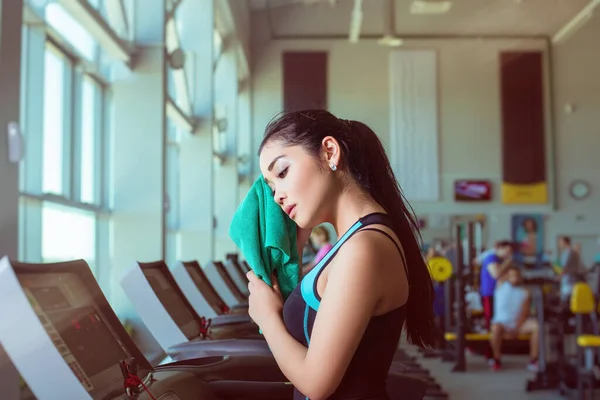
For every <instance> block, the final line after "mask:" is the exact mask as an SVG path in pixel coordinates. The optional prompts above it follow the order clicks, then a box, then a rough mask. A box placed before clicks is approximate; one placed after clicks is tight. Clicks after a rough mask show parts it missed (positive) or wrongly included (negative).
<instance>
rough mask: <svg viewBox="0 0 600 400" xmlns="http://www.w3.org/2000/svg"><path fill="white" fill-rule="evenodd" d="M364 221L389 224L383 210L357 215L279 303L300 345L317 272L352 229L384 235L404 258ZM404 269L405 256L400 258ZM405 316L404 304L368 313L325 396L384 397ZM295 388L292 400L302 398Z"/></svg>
mask: <svg viewBox="0 0 600 400" xmlns="http://www.w3.org/2000/svg"><path fill="white" fill-rule="evenodd" d="M368 225H384V226H387V227H389V228H390V229H391V228H392V223H391V220H390V218H389V216H388V215H387V214H383V213H373V214H369V215H367V216H365V217H363V218H361V219H359V220H358V221H357V222H356V223H355V224H354V225H353V226H352V227H351V228H350V229H349V230H348V231H347V232H346V233H345V234H344V235H343V236H342V237H341V238H340V239H339V240H338V242H337V243H336V244H335V245H334V246H333V248H332V249H331V250H330V251H329V252H328V253H327V254H326V255H325V257H323V259H322V260H321V261H319V263H317V265H316V266H315V267H314V268H313V269H312V270H311V271H310V272H309V273H308V274H306V276H305V277H304V278H303V279H302V281H301V282H300V284H299V285H298V286H297V287H296V289H295V290H294V291H293V292H292V293H291V295H290V296H289V297H288V299H287V300H286V302H285V304H284V307H283V319H284V323H285V326H286V328H287V330H288V332H289V333H290V334H291V335H292V336H293V337H294V338H295V339H296V340H297V341H298V342H300V343H302V344H303V345H304V346H306V347H308V346H309V345H310V336H311V333H312V328H313V324H314V321H315V318H316V316H317V312H318V309H319V304H320V302H321V297H320V296H319V294H318V292H317V281H318V279H319V276H320V275H321V273H322V272H323V270H324V269H325V267H327V265H328V264H329V262H330V261H331V260H332V259H333V257H335V255H336V254H337V252H338V251H339V249H340V247H342V245H343V244H344V243H345V242H346V241H347V240H348V239H350V238H351V237H352V236H353V235H354V234H355V233H357V232H359V231H361V230H372V231H377V232H380V233H382V234H384V235H386V236H387V237H388V238H389V239H390V240H391V241H392V242H393V243H394V245H395V246H396V248H397V249H398V252H399V253H400V255H401V256H402V258H403V259H404V253H403V252H402V250H401V249H400V247H399V246H398V244H397V243H396V241H395V240H394V239H393V238H392V237H391V236H390V235H389V234H388V233H387V232H385V231H383V230H381V229H377V228H366V227H367V226H368ZM404 266H405V270H406V274H407V277H408V270H407V269H406V260H405V259H404ZM405 318H406V307H405V305H403V306H400V307H398V308H396V309H394V310H391V311H389V312H387V313H385V314H382V315H378V316H374V317H371V320H370V321H369V324H368V325H367V329H366V331H365V333H364V335H363V337H362V339H361V341H360V343H359V345H358V348H357V349H356V352H355V353H354V356H353V357H352V360H351V361H350V364H349V366H348V369H347V370H346V373H345V375H344V378H343V379H342V382H341V383H340V385H339V386H338V388H337V389H336V391H335V393H334V394H333V395H332V396H331V397H329V399H332V400H333V399H336V400H338V399H339V400H341V399H343V400H359V399H360V400H367V399H369V400H383V399H388V396H387V394H386V391H385V387H386V379H387V374H388V371H389V369H390V365H391V363H392V360H393V357H394V353H395V352H396V349H397V346H398V341H399V340H400V335H401V333H402V327H403V325H404V320H405ZM306 399H307V397H306V396H304V395H303V394H302V393H300V392H299V391H298V390H295V392H294V400H306Z"/></svg>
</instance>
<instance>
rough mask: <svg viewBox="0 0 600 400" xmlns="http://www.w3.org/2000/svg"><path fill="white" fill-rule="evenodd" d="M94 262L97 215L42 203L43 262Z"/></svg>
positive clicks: (92, 263)
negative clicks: (80, 259)
mask: <svg viewBox="0 0 600 400" xmlns="http://www.w3.org/2000/svg"><path fill="white" fill-rule="evenodd" d="M79 258H82V259H84V260H86V261H87V262H88V263H89V264H90V266H92V265H94V264H95V260H96V216H95V214H94V213H91V212H86V211H81V210H77V209H73V208H69V207H64V206H59V205H56V204H53V203H48V202H44V203H43V204H42V261H43V262H55V261H68V260H75V259H79Z"/></svg>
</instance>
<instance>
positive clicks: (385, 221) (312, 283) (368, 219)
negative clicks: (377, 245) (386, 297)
mask: <svg viewBox="0 0 600 400" xmlns="http://www.w3.org/2000/svg"><path fill="white" fill-rule="evenodd" d="M374 224H380V225H385V226H388V227H389V228H392V226H391V225H392V224H391V220H390V218H389V216H388V215H387V214H383V213H372V214H369V215H366V216H364V217H362V218H361V219H359V220H358V221H356V222H355V223H354V225H352V227H350V229H348V231H346V233H345V234H344V235H343V236H342V237H341V238H340V239H339V240H338V241H337V242H336V244H335V245H334V246H333V247H332V248H331V250H329V252H328V253H327V254H326V255H325V256H324V257H323V258H322V259H321V260H320V261H319V262H318V263H317V265H315V267H314V268H313V269H312V270H311V271H310V272H309V273H308V274H306V276H305V277H304V279H302V282H301V283H300V290H301V293H302V298H303V299H304V301H305V302H306V304H307V305H308V306H309V307H310V308H312V309H313V310H315V311H317V310H318V309H319V304H320V303H321V297H320V296H319V293H318V292H317V281H318V279H319V276H320V275H321V272H323V270H324V269H325V267H326V266H327V265H328V264H329V262H330V261H331V260H332V259H333V257H335V255H336V254H337V252H338V251H339V249H340V247H342V245H343V244H344V243H345V242H346V241H347V240H348V239H350V238H351V237H352V236H353V235H354V234H355V233H356V232H358V231H359V230H361V228H364V227H365V226H368V225H374ZM372 230H377V231H380V232H382V233H384V234H385V235H387V236H388V237H389V238H390V239H391V240H392V241H393V242H394V245H395V246H396V248H397V249H398V251H399V252H400V254H401V255H402V257H404V253H403V252H402V251H401V250H400V247H399V246H398V244H397V243H396V241H395V240H393V239H392V237H391V236H390V235H388V234H387V233H386V232H384V231H381V230H379V229H372ZM404 268H405V269H406V262H405V266H404ZM407 273H408V270H407Z"/></svg>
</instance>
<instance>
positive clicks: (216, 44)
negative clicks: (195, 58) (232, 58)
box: [213, 29, 223, 60]
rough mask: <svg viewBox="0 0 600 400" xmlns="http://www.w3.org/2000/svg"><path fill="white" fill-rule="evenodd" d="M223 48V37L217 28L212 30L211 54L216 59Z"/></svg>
mask: <svg viewBox="0 0 600 400" xmlns="http://www.w3.org/2000/svg"><path fill="white" fill-rule="evenodd" d="M222 48H223V37H222V36H221V34H220V33H219V31H218V30H216V29H215V30H213V56H214V59H215V60H216V59H217V58H219V56H220V55H221V50H222Z"/></svg>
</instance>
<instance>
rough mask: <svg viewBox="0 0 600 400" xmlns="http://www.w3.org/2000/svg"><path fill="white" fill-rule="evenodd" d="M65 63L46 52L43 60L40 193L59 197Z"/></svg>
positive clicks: (60, 192) (48, 51)
mask: <svg viewBox="0 0 600 400" xmlns="http://www.w3.org/2000/svg"><path fill="white" fill-rule="evenodd" d="M65 70H66V62H65V59H64V58H63V57H61V56H60V55H58V54H57V53H55V52H54V51H52V50H50V49H46V55H45V60H44V135H43V144H42V145H43V173H42V191H43V192H44V193H54V194H63V189H64V188H63V174H62V169H63V135H64V126H63V119H64V88H65V82H64V78H65Z"/></svg>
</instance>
